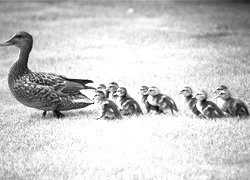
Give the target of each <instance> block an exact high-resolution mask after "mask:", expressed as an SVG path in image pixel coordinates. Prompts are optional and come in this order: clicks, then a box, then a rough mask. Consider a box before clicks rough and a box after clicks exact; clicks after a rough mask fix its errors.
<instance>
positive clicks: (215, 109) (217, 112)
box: [207, 101, 224, 118]
mask: <svg viewBox="0 0 250 180" xmlns="http://www.w3.org/2000/svg"><path fill="white" fill-rule="evenodd" d="M207 103H208V106H207V107H208V109H209V111H210V112H211V113H212V114H213V115H212V116H213V117H217V118H221V117H223V116H224V114H223V112H222V111H221V110H220V108H219V107H218V106H217V105H216V104H215V103H214V102H212V101H207Z"/></svg>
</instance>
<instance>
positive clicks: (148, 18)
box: [0, 1, 250, 179]
mask: <svg viewBox="0 0 250 180" xmlns="http://www.w3.org/2000/svg"><path fill="white" fill-rule="evenodd" d="M131 8H133V10H134V11H131ZM249 8H250V5H249V4H247V3H232V2H231V3H228V2H224V3H216V2H165V3H163V2H160V1H158V2H145V1H144V2H137V1H130V2H113V1H108V2H73V3H72V2H63V3H59V2H56V3H49V2H47V3H46V2H25V3H24V2H17V1H16V2H12V3H10V2H0V27H1V33H0V41H1V42H2V41H5V40H7V39H8V38H9V37H10V36H11V35H12V34H13V33H15V32H17V31H20V30H25V31H28V32H29V33H31V34H32V35H33V38H34V45H33V50H32V53H31V54H30V61H29V67H30V69H31V70H33V71H45V72H53V73H58V74H63V75H66V76H68V77H74V78H88V79H92V80H94V81H95V84H94V85H98V84H99V83H105V84H107V83H109V82H111V81H116V82H117V83H118V84H119V85H121V86H125V87H126V88H127V89H128V91H129V92H130V94H131V95H132V96H133V97H134V98H136V99H137V100H138V101H139V96H138V94H137V92H138V90H139V87H140V86H141V85H149V86H152V85H154V86H158V87H159V88H160V89H161V90H162V92H163V93H166V94H168V95H169V96H171V97H172V98H173V99H174V100H175V101H176V103H177V105H178V107H179V109H180V113H178V114H176V115H175V116H171V115H166V116H158V115H154V114H150V115H145V116H142V117H139V118H136V117H133V118H124V119H123V120H122V121H104V120H101V121H96V120H95V117H97V116H98V111H97V110H96V106H90V107H88V108H85V109H83V110H76V111H70V112H65V115H66V118H64V119H55V118H53V117H52V114H48V116H47V117H46V118H42V117H41V113H42V112H41V111H38V110H35V109H30V108H27V107H25V106H23V105H21V104H20V103H18V102H17V101H16V100H15V99H14V98H13V97H12V95H11V93H10V91H9V89H8V84H7V79H6V78H7V74H8V71H9V67H10V66H11V64H12V63H13V61H14V59H15V58H16V56H17V53H18V50H17V49H16V48H14V47H8V48H7V47H1V49H0V92H1V93H0V114H1V115H0V152H1V153H0V177H1V178H3V179H8V178H9V179H248V178H249V176H250V173H249V162H250V159H249V155H250V154H249V152H250V149H249V147H250V140H249V136H250V134H249V126H250V123H249V119H245V120H239V119H237V118H235V119H233V118H227V119H220V120H213V121H212V120H200V119H197V118H193V117H192V116H190V114H189V113H188V111H187V110H186V109H185V108H184V106H183V105H182V99H181V97H180V96H179V95H178V93H179V91H180V90H181V88H182V87H184V86H187V85H188V86H191V87H192V88H193V89H194V90H195V91H196V90H197V89H205V90H206V91H207V92H208V94H209V99H210V100H214V95H213V94H212V90H213V89H214V88H215V87H217V86H218V85H220V84H225V85H227V86H229V88H230V90H231V91H232V94H233V95H234V96H238V97H240V98H241V99H242V100H244V101H245V102H246V104H247V105H248V106H249V99H250V92H249V88H248V87H249V82H250V80H249V73H250V66H249V65H250V64H249V57H250V49H249V47H250V33H249V32H250V31H249V30H250V11H249ZM129 9H130V10H129ZM131 12H132V13H131ZM87 94H89V96H91V92H87Z"/></svg>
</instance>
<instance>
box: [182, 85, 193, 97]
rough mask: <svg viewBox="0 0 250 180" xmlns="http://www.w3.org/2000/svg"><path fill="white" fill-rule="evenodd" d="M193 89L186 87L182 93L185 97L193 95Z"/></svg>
mask: <svg viewBox="0 0 250 180" xmlns="http://www.w3.org/2000/svg"><path fill="white" fill-rule="evenodd" d="M192 93H193V92H192V89H191V88H190V87H184V88H183V89H182V90H181V92H180V94H183V95H184V96H185V97H188V96H192Z"/></svg>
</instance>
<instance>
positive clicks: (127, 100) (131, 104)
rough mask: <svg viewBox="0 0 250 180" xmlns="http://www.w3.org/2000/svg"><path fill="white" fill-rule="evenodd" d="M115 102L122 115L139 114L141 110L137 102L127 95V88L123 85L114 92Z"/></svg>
mask: <svg viewBox="0 0 250 180" xmlns="http://www.w3.org/2000/svg"><path fill="white" fill-rule="evenodd" d="M116 95H117V96H118V97H117V100H116V102H117V104H118V107H119V108H120V111H121V112H122V115H124V116H127V115H134V114H135V115H137V116H138V115H141V114H143V113H142V110H141V107H140V105H139V104H138V102H137V101H136V100H135V99H133V98H132V97H130V96H129V95H128V92H127V89H126V88H124V87H119V88H118V89H117V92H116Z"/></svg>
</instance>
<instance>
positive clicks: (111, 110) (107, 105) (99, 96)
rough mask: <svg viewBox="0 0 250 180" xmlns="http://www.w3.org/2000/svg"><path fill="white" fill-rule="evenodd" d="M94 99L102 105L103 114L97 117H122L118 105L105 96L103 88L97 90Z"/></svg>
mask: <svg viewBox="0 0 250 180" xmlns="http://www.w3.org/2000/svg"><path fill="white" fill-rule="evenodd" d="M93 100H94V101H95V102H96V103H97V104H98V105H99V106H100V110H101V116H100V117H98V118H97V119H101V118H104V119H122V116H121V113H120V111H119V110H118V106H117V105H116V104H115V103H114V102H113V101H111V100H109V99H107V98H106V97H105V94H104V92H103V91H101V90H96V91H95V95H94V98H93Z"/></svg>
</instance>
